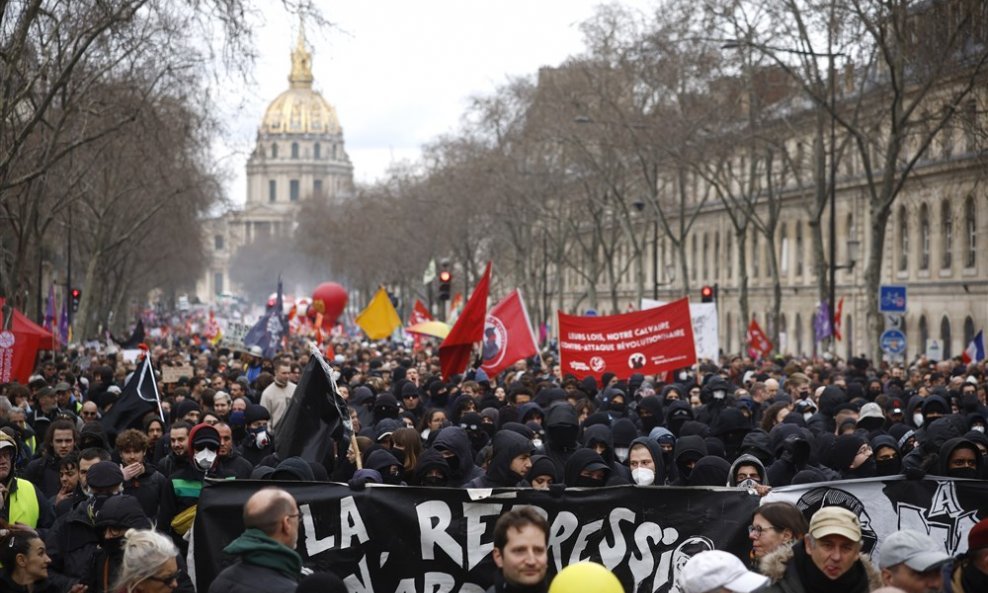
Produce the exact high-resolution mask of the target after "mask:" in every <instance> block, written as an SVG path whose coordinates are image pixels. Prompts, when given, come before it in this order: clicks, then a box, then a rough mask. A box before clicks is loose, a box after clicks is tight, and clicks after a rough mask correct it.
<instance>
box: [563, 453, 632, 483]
mask: <svg viewBox="0 0 988 593" xmlns="http://www.w3.org/2000/svg"><path fill="white" fill-rule="evenodd" d="M563 476H564V479H565V481H566V486H576V487H579V488H598V487H601V486H619V485H622V484H627V482H626V481H625V480H624V479H623V478H621V477H619V476H615V475H614V472H613V471H612V470H611V466H610V465H608V464H607V462H606V461H604V458H603V457H601V456H600V455H598V454H597V453H596V452H595V451H592V450H590V449H577V450H576V451H574V452H573V454H572V455H570V457H569V459H568V460H566V467H565V469H564V471H563Z"/></svg>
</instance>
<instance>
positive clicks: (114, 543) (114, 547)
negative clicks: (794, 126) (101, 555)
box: [100, 537, 124, 556]
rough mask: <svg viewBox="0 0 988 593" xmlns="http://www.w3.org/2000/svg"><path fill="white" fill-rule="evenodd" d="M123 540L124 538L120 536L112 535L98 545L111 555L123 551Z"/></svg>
mask: <svg viewBox="0 0 988 593" xmlns="http://www.w3.org/2000/svg"><path fill="white" fill-rule="evenodd" d="M123 542H124V538H122V537H114V538H110V539H104V540H103V541H102V542H101V543H100V546H101V547H102V548H103V549H104V550H106V551H107V552H109V554H110V555H111V556H114V555H116V554H117V553H118V552H122V551H123Z"/></svg>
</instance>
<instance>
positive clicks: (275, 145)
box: [271, 142, 278, 159]
mask: <svg viewBox="0 0 988 593" xmlns="http://www.w3.org/2000/svg"><path fill="white" fill-rule="evenodd" d="M271 158H273V159H276V158H278V143H277V142H272V143H271Z"/></svg>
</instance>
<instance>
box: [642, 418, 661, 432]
mask: <svg viewBox="0 0 988 593" xmlns="http://www.w3.org/2000/svg"><path fill="white" fill-rule="evenodd" d="M638 417H639V418H641V421H642V432H643V433H645V434H648V433H650V432H652V429H653V428H655V427H656V426H658V425H659V423H658V422H656V418H655V416H642V415H640V414H639V416H638Z"/></svg>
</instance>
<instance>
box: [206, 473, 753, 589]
mask: <svg viewBox="0 0 988 593" xmlns="http://www.w3.org/2000/svg"><path fill="white" fill-rule="evenodd" d="M270 484H273V483H272V482H260V481H241V480H236V481H223V482H219V483H213V484H210V485H209V486H208V487H206V488H205V489H203V492H202V496H201V497H200V499H199V507H198V512H197V513H196V522H195V527H194V530H193V544H192V547H191V549H190V551H189V556H190V568H191V567H192V565H193V564H194V571H195V576H196V585H197V588H198V589H199V590H200V591H205V590H207V589H208V587H209V584H210V583H211V582H212V581H213V579H214V578H215V576H216V575H217V574H218V573H219V571H220V570H222V568H223V566H225V565H227V564H230V563H232V562H233V561H235V559H234V558H229V557H226V555H225V554H223V552H222V550H223V548H224V547H225V546H226V545H227V544H229V543H230V541H232V540H233V539H234V538H236V537H237V536H238V535H240V533H241V531H242V530H243V521H242V517H241V514H242V512H243V506H244V503H245V502H246V501H247V499H248V498H249V497H250V495H251V494H253V493H254V492H255V491H257V490H258V489H259V488H262V487H264V486H266V485H270ZM277 485H278V486H280V487H282V488H285V489H286V490H288V491H289V492H291V493H292V495H293V496H295V499H296V500H297V501H298V504H299V508H300V510H301V512H302V517H301V526H300V532H299V540H298V547H297V550H298V551H299V553H300V554H301V555H302V558H303V561H304V563H305V565H306V566H307V567H309V568H311V569H313V570H316V571H320V570H322V571H332V572H334V573H336V574H337V575H339V576H340V577H341V578H343V579H344V581H345V582H346V585H347V588H348V590H349V591H351V592H366V593H370V592H374V591H376V592H388V593H402V592H407V593H418V592H420V591H427V592H430V593H460V592H462V593H483V591H484V590H486V589H487V587H488V586H490V585H491V584H492V583H493V582H494V571H495V570H496V568H495V566H494V562H493V560H492V559H491V554H490V552H491V549H492V547H493V533H494V523H495V521H496V520H497V518H498V516H499V515H500V514H501V513H502V512H504V511H506V510H509V509H510V508H511V507H514V506H517V505H532V506H535V507H537V508H539V509H542V510H543V511H545V514H546V517H547V518H548V520H549V525H550V535H549V573H550V575H552V574H555V573H556V572H558V571H559V570H561V569H562V567H564V566H567V565H569V564H572V563H575V562H579V561H581V560H594V561H597V562H600V563H602V564H604V566H606V567H608V568H609V569H611V570H612V571H613V572H614V574H616V575H617V576H618V578H619V579H620V580H621V582H622V585H623V586H624V589H625V590H626V591H639V592H656V591H658V592H663V593H664V592H666V591H674V590H678V587H676V588H674V587H673V584H674V583H673V575H674V574H676V573H678V568H679V567H681V566H682V565H683V564H685V563H686V561H687V560H688V559H689V558H690V557H691V556H692V555H693V554H696V553H698V552H700V551H703V550H709V549H719V550H727V551H730V552H734V553H735V554H737V555H738V556H740V557H745V556H746V554H747V553H748V549H749V542H748V533H747V529H746V527H747V526H748V524H749V523H750V522H751V516H752V513H753V512H754V510H755V508H756V507H757V506H758V503H759V498H758V497H757V496H755V495H753V494H749V493H748V492H745V491H741V490H738V489H735V488H668V487H667V488H653V487H646V488H642V487H635V486H622V487H614V488H588V489H577V488H569V489H566V491H565V492H562V493H560V494H559V495H558V496H556V495H553V494H550V493H549V492H544V491H538V490H528V489H517V490H516V489H497V490H494V491H493V492H492V493H491V494H490V496H486V497H482V498H480V497H476V495H477V492H476V491H469V490H460V489H452V488H433V489H430V488H415V487H401V486H376V485H372V486H369V487H368V488H366V489H364V490H361V491H352V490H350V488H349V487H347V486H345V485H342V484H327V483H300V482H282V483H277ZM485 493H486V492H485ZM472 495H473V496H474V497H476V499H474V498H471V496H472Z"/></svg>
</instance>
